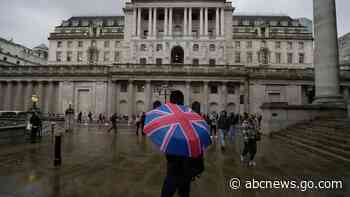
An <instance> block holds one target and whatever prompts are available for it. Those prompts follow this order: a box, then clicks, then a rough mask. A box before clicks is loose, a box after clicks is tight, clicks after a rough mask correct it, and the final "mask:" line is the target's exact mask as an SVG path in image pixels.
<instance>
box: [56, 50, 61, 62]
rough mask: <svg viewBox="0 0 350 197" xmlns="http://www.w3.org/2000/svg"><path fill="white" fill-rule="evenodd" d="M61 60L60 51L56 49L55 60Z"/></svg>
mask: <svg viewBox="0 0 350 197" xmlns="http://www.w3.org/2000/svg"><path fill="white" fill-rule="evenodd" d="M61 61H62V52H61V51H57V52H56V62H61Z"/></svg>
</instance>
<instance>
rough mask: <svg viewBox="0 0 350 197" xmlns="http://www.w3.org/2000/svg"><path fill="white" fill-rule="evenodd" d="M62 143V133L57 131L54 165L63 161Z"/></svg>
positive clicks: (58, 164)
mask: <svg viewBox="0 0 350 197" xmlns="http://www.w3.org/2000/svg"><path fill="white" fill-rule="evenodd" d="M61 143H62V134H61V132H56V133H55V159H54V166H60V165H61V163H62V157H61Z"/></svg>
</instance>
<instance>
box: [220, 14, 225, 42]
mask: <svg viewBox="0 0 350 197" xmlns="http://www.w3.org/2000/svg"><path fill="white" fill-rule="evenodd" d="M220 23H221V36H224V34H225V8H221V20H220Z"/></svg>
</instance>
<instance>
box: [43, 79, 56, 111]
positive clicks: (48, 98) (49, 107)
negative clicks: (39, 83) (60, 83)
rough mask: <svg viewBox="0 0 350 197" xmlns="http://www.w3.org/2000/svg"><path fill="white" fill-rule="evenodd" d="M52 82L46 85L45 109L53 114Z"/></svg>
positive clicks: (53, 94) (53, 96)
mask: <svg viewBox="0 0 350 197" xmlns="http://www.w3.org/2000/svg"><path fill="white" fill-rule="evenodd" d="M54 85H55V84H54V82H53V81H49V82H48V83H47V89H46V90H47V94H46V104H45V106H46V107H45V108H46V110H47V112H48V113H54V110H53V107H52V106H53V105H54V103H55V92H54V88H55V87H54Z"/></svg>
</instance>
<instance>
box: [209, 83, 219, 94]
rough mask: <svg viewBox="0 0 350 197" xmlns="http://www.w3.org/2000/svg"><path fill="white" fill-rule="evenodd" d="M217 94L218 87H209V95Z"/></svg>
mask: <svg viewBox="0 0 350 197" xmlns="http://www.w3.org/2000/svg"><path fill="white" fill-rule="evenodd" d="M217 93H218V86H216V85H212V86H210V94H217Z"/></svg>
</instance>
